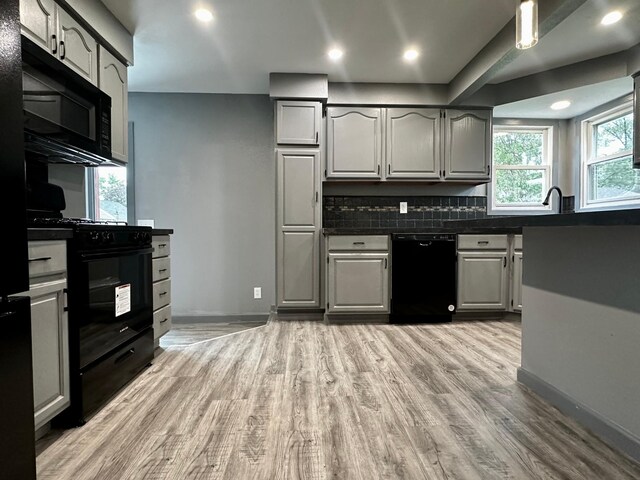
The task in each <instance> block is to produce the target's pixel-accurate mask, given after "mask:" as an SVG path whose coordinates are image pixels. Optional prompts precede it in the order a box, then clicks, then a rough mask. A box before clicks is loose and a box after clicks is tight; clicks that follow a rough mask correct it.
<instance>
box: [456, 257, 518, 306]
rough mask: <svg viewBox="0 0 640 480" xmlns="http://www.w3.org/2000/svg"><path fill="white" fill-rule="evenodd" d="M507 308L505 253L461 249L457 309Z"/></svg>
mask: <svg viewBox="0 0 640 480" xmlns="http://www.w3.org/2000/svg"><path fill="white" fill-rule="evenodd" d="M506 308H507V254H506V252H486V251H484V252H459V253H458V310H506Z"/></svg>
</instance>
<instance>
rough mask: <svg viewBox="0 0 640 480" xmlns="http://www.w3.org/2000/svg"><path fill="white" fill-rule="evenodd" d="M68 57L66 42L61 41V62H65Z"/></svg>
mask: <svg viewBox="0 0 640 480" xmlns="http://www.w3.org/2000/svg"><path fill="white" fill-rule="evenodd" d="M66 55H67V47H65V46H64V40H60V60H64V57H65V56H66Z"/></svg>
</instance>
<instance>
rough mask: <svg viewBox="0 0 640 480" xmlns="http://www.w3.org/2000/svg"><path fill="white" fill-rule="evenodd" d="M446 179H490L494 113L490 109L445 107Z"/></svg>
mask: <svg viewBox="0 0 640 480" xmlns="http://www.w3.org/2000/svg"><path fill="white" fill-rule="evenodd" d="M444 115H445V128H444V146H443V153H444V178H445V180H460V181H465V180H474V181H476V180H486V181H489V180H490V179H491V151H492V135H493V131H492V128H493V127H492V114H491V111H490V110H446V111H445V113H444Z"/></svg>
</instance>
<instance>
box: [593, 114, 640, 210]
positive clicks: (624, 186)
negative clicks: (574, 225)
mask: <svg viewBox="0 0 640 480" xmlns="http://www.w3.org/2000/svg"><path fill="white" fill-rule="evenodd" d="M632 108H633V107H632V104H631V103H625V104H624V105H623V106H621V107H618V108H616V109H613V110H610V111H608V112H605V113H604V114H602V115H598V116H596V117H593V118H591V119H589V120H586V121H584V122H583V128H582V140H583V141H582V162H581V163H582V195H581V197H582V207H586V208H589V207H606V206H620V205H627V204H635V203H640V170H636V169H634V168H633V111H632Z"/></svg>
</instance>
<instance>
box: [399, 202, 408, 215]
mask: <svg viewBox="0 0 640 480" xmlns="http://www.w3.org/2000/svg"><path fill="white" fill-rule="evenodd" d="M400 213H407V202H400Z"/></svg>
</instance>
